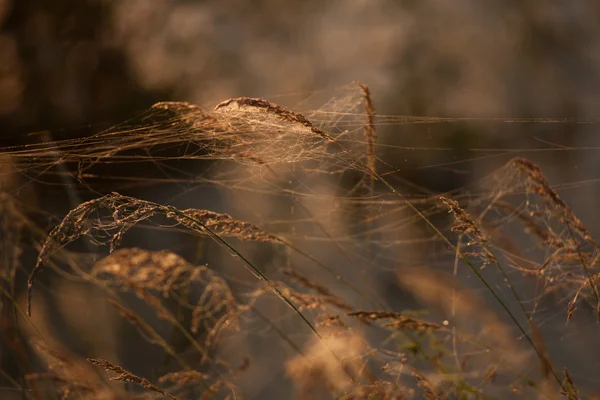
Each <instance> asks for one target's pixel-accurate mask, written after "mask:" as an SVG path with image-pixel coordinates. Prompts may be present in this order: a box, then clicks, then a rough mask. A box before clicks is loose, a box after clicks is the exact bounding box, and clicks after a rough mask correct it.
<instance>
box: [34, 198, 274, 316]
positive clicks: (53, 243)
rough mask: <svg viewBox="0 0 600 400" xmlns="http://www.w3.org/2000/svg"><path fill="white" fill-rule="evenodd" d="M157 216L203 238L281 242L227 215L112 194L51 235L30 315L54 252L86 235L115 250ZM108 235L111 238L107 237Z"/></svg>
mask: <svg viewBox="0 0 600 400" xmlns="http://www.w3.org/2000/svg"><path fill="white" fill-rule="evenodd" d="M102 210H109V211H111V213H110V215H108V216H101V217H100V218H98V217H96V218H94V217H93V216H94V215H96V214H97V213H98V212H99V211H102ZM156 215H163V216H166V217H167V218H170V219H173V220H175V221H176V222H178V223H179V224H180V225H181V226H184V227H186V228H188V229H190V230H191V231H193V232H194V233H197V234H201V235H209V236H211V237H213V236H214V235H218V236H221V235H222V236H229V237H235V238H239V239H242V240H256V241H270V242H274V241H277V240H276V238H275V237H274V236H272V235H270V234H267V233H266V232H264V231H262V230H260V229H259V228H258V227H256V226H255V225H253V224H250V223H247V222H243V221H239V220H236V219H234V218H232V217H231V216H229V215H226V214H217V213H213V212H210V211H206V210H196V209H187V210H179V209H177V208H175V207H172V206H164V205H160V204H157V203H152V202H149V201H145V200H140V199H136V198H133V197H128V196H122V195H120V194H118V193H112V194H109V195H106V196H103V197H101V198H98V199H95V200H91V201H88V202H85V203H82V204H80V205H79V206H78V207H76V208H75V209H73V210H71V211H70V212H69V213H68V214H67V216H66V217H64V218H63V220H62V221H61V223H60V224H59V225H58V226H56V227H55V228H54V229H53V230H52V231H51V232H50V234H49V235H48V237H47V238H46V241H45V243H44V245H43V246H42V250H41V251H40V254H39V256H38V260H37V263H36V266H35V268H34V269H33V270H32V272H31V274H30V275H29V280H28V312H29V314H31V294H32V288H33V284H34V282H35V279H36V278H37V276H38V274H39V273H40V272H41V271H42V268H43V266H44V264H45V263H46V262H47V261H48V258H49V257H50V256H51V254H52V253H54V252H55V251H56V250H58V249H60V248H62V247H64V246H66V245H68V244H69V243H71V242H73V241H75V240H77V239H78V238H79V237H81V236H83V235H90V236H91V237H92V238H94V239H96V240H101V239H104V240H105V241H107V242H108V243H109V244H110V247H111V251H112V250H114V249H115V248H116V247H117V246H118V244H119V243H120V241H121V239H122V237H123V235H124V234H125V233H126V232H127V231H128V230H129V229H130V228H131V227H133V226H134V225H136V224H137V223H139V222H142V221H145V220H148V219H150V218H152V217H154V216H156ZM211 227H213V228H214V229H213V228H211ZM107 234H108V238H106V235H107ZM99 243H100V242H99ZM113 268H114V264H113Z"/></svg>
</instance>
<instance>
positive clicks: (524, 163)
mask: <svg viewBox="0 0 600 400" xmlns="http://www.w3.org/2000/svg"><path fill="white" fill-rule="evenodd" d="M509 165H511V166H512V167H513V168H515V169H516V170H518V171H520V172H522V173H524V174H525V175H527V177H528V178H529V180H528V182H527V186H528V188H529V190H530V191H531V192H532V193H535V194H538V195H540V196H541V197H542V198H544V199H545V200H546V201H547V202H548V203H550V204H551V205H553V206H554V207H553V209H554V210H556V212H557V213H558V216H559V219H560V220H561V222H563V223H564V224H566V225H568V226H570V227H572V228H573V230H575V232H577V233H578V234H579V235H580V236H581V237H582V238H583V239H584V240H587V241H589V242H590V243H594V244H595V241H594V239H593V238H592V235H591V233H590V232H589V231H588V230H587V228H586V227H585V226H584V225H583V223H582V222H581V220H579V218H577V216H576V215H575V214H574V213H573V211H572V210H571V208H570V207H569V206H568V205H567V203H565V202H564V201H563V200H562V199H561V198H560V197H559V196H558V193H556V192H555V191H554V190H553V189H552V188H551V187H550V184H549V183H548V180H547V179H546V176H545V175H544V174H543V173H542V169H541V168H540V167H539V165H537V164H534V163H532V162H531V161H529V160H527V159H524V158H514V159H512V160H511V161H510V162H509Z"/></svg>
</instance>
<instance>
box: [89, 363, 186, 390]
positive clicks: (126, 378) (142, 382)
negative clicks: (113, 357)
mask: <svg viewBox="0 0 600 400" xmlns="http://www.w3.org/2000/svg"><path fill="white" fill-rule="evenodd" d="M87 360H88V361H89V362H90V363H92V364H94V365H97V366H99V367H101V368H104V369H105V370H106V371H110V372H114V373H115V374H117V376H113V377H111V378H110V380H111V381H117V382H131V383H134V384H136V385H138V386H141V387H143V388H144V389H147V390H151V391H153V392H156V393H160V394H162V395H163V396H165V397H169V398H171V399H174V400H177V397H175V396H173V395H172V394H170V393H167V392H165V391H164V390H162V389H160V388H159V387H157V386H156V385H154V384H152V383H151V382H150V381H149V380H147V379H144V378H140V377H139V376H137V375H134V374H132V373H131V372H129V371H127V370H125V369H123V368H121V367H119V366H118V365H114V364H111V363H110V362H108V361H106V360H102V359H98V358H88V359H87Z"/></svg>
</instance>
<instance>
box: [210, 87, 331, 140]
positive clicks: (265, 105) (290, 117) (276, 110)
mask: <svg viewBox="0 0 600 400" xmlns="http://www.w3.org/2000/svg"><path fill="white" fill-rule="evenodd" d="M234 104H235V106H237V108H244V107H246V108H256V109H260V110H264V112H266V113H269V114H275V115H277V116H278V117H280V118H281V119H283V120H285V121H288V122H296V123H299V124H301V125H302V126H304V127H306V128H308V129H310V130H311V131H312V132H313V133H315V134H317V135H319V136H321V137H322V138H323V139H326V140H328V141H330V142H334V140H333V138H332V137H331V136H329V135H328V134H327V133H325V132H323V131H322V130H321V129H319V128H317V127H316V126H314V125H313V124H312V123H311V122H310V121H309V120H308V119H306V117H305V116H304V115H302V114H297V113H295V112H292V111H289V110H287V109H285V108H283V107H281V106H279V105H277V104H273V103H271V102H269V101H267V100H263V99H253V98H250V97H238V98H235V99H229V100H226V101H223V102H221V103H219V104H218V105H217V106H216V107H215V111H223V110H227V109H231V108H232V106H233V105H234Z"/></svg>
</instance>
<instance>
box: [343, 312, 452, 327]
mask: <svg viewBox="0 0 600 400" xmlns="http://www.w3.org/2000/svg"><path fill="white" fill-rule="evenodd" d="M346 315H348V316H350V317H357V318H359V319H361V320H371V321H376V320H380V319H387V320H391V322H389V323H387V324H385V326H389V327H393V328H401V329H411V330H427V329H432V330H438V329H442V328H443V326H442V325H439V324H435V323H433V322H427V321H423V320H420V319H416V318H412V317H409V316H406V315H404V314H401V313H395V312H387V311H356V312H351V313H348V314H346Z"/></svg>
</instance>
